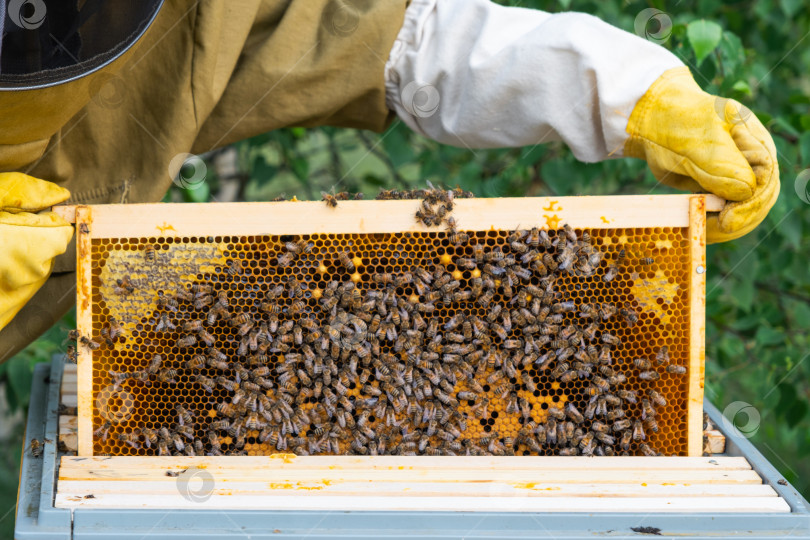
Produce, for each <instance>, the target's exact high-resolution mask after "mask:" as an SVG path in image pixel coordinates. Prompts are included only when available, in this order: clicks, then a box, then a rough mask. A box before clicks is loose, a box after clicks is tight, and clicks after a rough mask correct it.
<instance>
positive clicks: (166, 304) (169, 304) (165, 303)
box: [158, 296, 180, 311]
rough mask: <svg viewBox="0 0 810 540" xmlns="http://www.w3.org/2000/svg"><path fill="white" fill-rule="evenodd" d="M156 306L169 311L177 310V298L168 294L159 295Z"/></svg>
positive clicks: (178, 307) (178, 306)
mask: <svg viewBox="0 0 810 540" xmlns="http://www.w3.org/2000/svg"><path fill="white" fill-rule="evenodd" d="M158 307H161V308H164V309H168V310H169V311H178V310H179V309H180V305H179V304H178V302H177V300H175V299H174V298H171V297H169V296H161V297H160V298H158Z"/></svg>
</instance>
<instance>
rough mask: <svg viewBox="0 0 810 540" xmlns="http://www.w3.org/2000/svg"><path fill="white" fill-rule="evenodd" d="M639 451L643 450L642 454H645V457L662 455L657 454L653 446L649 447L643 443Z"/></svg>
mask: <svg viewBox="0 0 810 540" xmlns="http://www.w3.org/2000/svg"><path fill="white" fill-rule="evenodd" d="M639 449H641V452H642V453H643V454H644V455H645V456H659V455H661V454H660V453H659V452H657V451H656V450H655V449H653V448H652V447H651V446H649V445H648V444H647V443H641V444H640V445H639Z"/></svg>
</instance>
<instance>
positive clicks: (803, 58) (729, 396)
mask: <svg viewBox="0 0 810 540" xmlns="http://www.w3.org/2000/svg"><path fill="white" fill-rule="evenodd" d="M500 3H504V4H509V5H518V6H520V7H528V8H535V9H543V10H546V11H562V10H572V11H583V12H587V13H591V14H594V15H597V16H599V17H601V18H602V19H604V20H605V21H607V22H609V23H611V24H614V25H616V26H618V27H620V28H623V29H625V30H628V31H630V32H633V31H634V21H635V19H636V16H637V15H638V14H639V13H640V12H641V11H642V10H643V9H645V8H649V7H655V8H658V9H660V10H662V11H663V12H664V13H665V14H666V15H667V16H668V17H669V18H670V20H671V22H672V24H673V25H672V28H671V34H670V35H669V36H668V37H667V36H666V34H667V33H668V32H667V30H666V28H662V27H659V26H658V23H657V22H656V21H650V23H649V25H648V26H647V31H648V32H649V33H650V34H652V35H654V36H658V37H659V38H662V37H663V38H665V39H663V40H662V41H661V43H662V45H663V46H665V47H667V48H668V49H670V50H672V51H673V52H674V53H675V54H676V55H678V56H679V57H680V58H681V59H682V60H683V61H684V62H685V63H686V64H687V65H689V66H690V67H691V68H692V71H693V73H694V75H695V79H696V80H697V82H698V83H699V84H700V85H701V86H702V87H703V88H704V89H705V90H707V91H708V92H711V93H715V94H719V95H722V96H726V97H732V98H735V99H738V100H739V101H741V102H742V103H743V104H745V105H746V106H748V107H749V108H750V109H751V110H753V111H754V113H755V114H756V115H757V116H758V117H759V118H760V119H761V120H762V121H763V122H764V123H765V124H766V125H767V126H768V128H769V129H770V131H771V133H772V134H773V135H774V139H775V141H776V147H777V149H778V153H779V166H780V170H781V178H782V193H781V196H780V199H779V201H778V202H777V204H776V206H775V208H774V209H773V211H772V212H771V213H770V215H769V216H768V218H767V219H766V220H765V222H764V223H763V224H762V225H761V226H760V227H759V228H758V229H757V230H756V231H754V232H753V233H751V234H749V235H748V236H746V237H744V238H742V239H740V240H737V241H735V242H731V243H728V244H723V245H715V246H710V247H709V253H708V260H709V265H708V283H707V302H706V308H707V313H706V317H707V325H706V359H707V365H706V396H707V398H708V399H709V400H711V401H713V402H714V403H715V404H716V405H717V406H718V407H720V408H721V410H722V409H723V408H724V407H725V406H727V405H728V404H729V403H731V402H734V401H743V402H746V403H749V404H751V405H753V406H754V408H755V409H756V410H757V411H758V412H759V415H760V418H759V428H758V429H757V430H755V433H754V435H753V436H752V441H753V442H754V443H755V444H756V445H757V446H758V447H759V449H760V450H761V451H762V452H763V453H764V454H765V456H766V457H767V458H768V459H769V460H770V461H771V462H772V463H773V464H774V465H775V466H776V467H777V468H778V469H779V470H780V471H781V472H782V474H783V475H784V476H785V478H786V479H788V480H789V481H790V482H792V483H793V484H794V485H795V486H796V487H798V488H799V489H800V490H801V491H802V492H803V493H804V495H805V496H806V497H810V429H808V406H810V383H808V380H810V362H808V361H807V356H808V355H810V348H808V346H809V345H810V343H808V337H809V335H808V328H809V327H810V279H808V270H807V254H808V253H810V241H808V235H807V231H808V229H809V228H810V211H809V210H810V205H808V204H806V203H805V202H803V201H802V199H801V198H800V197H799V196H798V195H797V193H796V190H795V187H794V186H795V185H796V178H797V175H799V173H800V172H801V171H803V170H805V169H807V168H808V167H810V108H809V107H808V105H810V78H809V77H808V74H809V73H810V39H807V38H808V34H809V33H810V11H808V7H807V6H806V5H805V3H804V2H803V1H802V0H747V1H739V2H720V1H718V0H699V1H692V2H682V1H679V2H658V1H654V2H638V1H631V2H627V1H620V0H610V1H604V0H601V1H577V0H556V1H554V0H502V1H501V2H500ZM659 20H660V18H659ZM662 31H663V34H662V33H661V32H662ZM236 149H237V150H238V155H239V165H240V169H241V173H242V175H243V178H242V182H241V186H240V190H239V198H240V199H242V200H269V199H271V198H273V197H276V196H278V195H281V194H284V195H286V196H287V197H288V198H289V197H292V196H297V197H298V198H299V199H316V198H320V192H321V191H322V190H323V191H330V190H331V189H333V188H334V189H335V190H336V191H343V190H348V191H364V192H365V193H367V194H369V195H371V194H374V193H376V192H377V191H378V190H379V189H380V188H400V189H402V188H411V187H413V186H416V185H424V180H425V179H430V180H431V181H433V182H434V183H442V184H444V185H447V186H451V187H454V186H456V185H459V186H461V187H462V188H464V189H466V190H470V191H473V192H474V193H476V195H477V196H479V197H502V196H548V195H553V196H564V195H601V194H647V193H668V192H671V190H669V189H668V188H665V187H662V186H660V185H658V184H657V182H656V181H655V179H654V178H653V177H652V175H651V174H650V173H649V172H648V171H647V168H646V165H645V164H644V163H642V162H640V161H637V160H630V159H621V160H615V161H609V162H604V163H600V164H583V163H579V162H577V161H576V160H575V159H574V158H573V156H572V155H571V153H570V151H568V149H566V148H565V146H564V145H562V144H556V143H552V144H546V145H540V146H533V147H527V148H516V149H511V150H474V151H473V150H469V149H466V148H453V147H449V146H443V145H440V144H437V143H434V142H432V141H428V140H425V139H424V138H422V137H420V136H418V135H415V134H414V133H412V132H410V130H409V129H408V128H407V127H406V126H405V125H403V124H402V123H401V122H399V121H396V122H395V123H394V124H393V125H392V126H391V127H390V128H389V129H388V130H387V131H385V132H384V133H383V134H379V135H378V134H374V133H369V132H361V131H357V130H347V129H335V128H329V127H324V128H319V129H310V130H304V129H300V128H293V129H287V130H281V131H276V132H273V133H268V134H264V135H261V136H258V137H255V138H253V139H250V140H246V141H242V142H240V143H238V144H237V145H236ZM212 171H214V168H213V166H211V164H210V163H209V173H211V172H212ZM219 187H220V182H219V180H218V179H217V178H216V177H215V174H213V173H211V174H209V177H208V181H207V182H206V183H205V184H203V185H202V186H201V187H200V188H199V189H195V190H182V189H179V188H175V190H173V191H172V192H170V193H169V194H167V200H186V201H208V200H212V198H213V197H214V196H215V195H216V194H217V193H218V189H219ZM800 187H802V189H806V188H805V187H804V186H800ZM212 194H213V195H212ZM805 198H807V197H806V196H805ZM72 324H73V321H72V320H71V319H70V317H68V318H66V320H65V321H63V322H62V323H61V324H60V325H58V326H57V327H55V328H54V329H52V330H51V331H50V332H48V333H47V334H46V335H45V336H43V337H42V338H40V339H39V340H38V341H37V342H35V343H33V344H32V345H31V346H29V347H28V348H27V349H26V350H25V351H24V352H22V353H21V354H20V355H19V356H18V357H16V358H14V359H13V360H12V361H10V362H8V363H6V364H4V365H2V366H0V384H1V385H4V386H5V389H6V396H7V399H8V402H9V403H8V404H9V405H10V407H11V410H12V411H13V410H14V409H16V408H19V407H24V406H25V404H26V403H27V399H28V390H29V387H30V379H31V369H32V366H33V365H34V364H35V363H37V362H41V361H46V360H48V359H49V356H50V355H51V354H52V353H54V352H56V351H58V350H60V348H61V341H62V340H63V339H64V336H65V332H66V328H68V327H70V326H72ZM736 420H737V421H740V422H741V423H743V424H744V423H746V422H747V421H748V418H747V417H746V416H745V415H742V418H737V419H736ZM754 420H756V419H755V418H754ZM17 432H19V430H17ZM21 439H22V438H21V437H20V438H18V439H16V440H14V441H13V442H11V443H10V444H7V445H5V450H4V451H3V453H1V454H0V518H2V520H1V521H0V536H3V537H11V530H12V527H13V524H12V522H13V511H12V512H10V513H9V514H8V515H6V516H5V517H4V518H3V514H4V513H5V512H6V509H9V508H11V507H12V506H13V505H14V497H13V494H14V493H15V491H16V490H15V489H13V488H14V486H15V484H16V476H17V474H18V470H17V467H18V463H19V453H20V447H21V443H22V440H21Z"/></svg>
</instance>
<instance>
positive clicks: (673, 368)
mask: <svg viewBox="0 0 810 540" xmlns="http://www.w3.org/2000/svg"><path fill="white" fill-rule="evenodd" d="M667 373H674V374H675V375H683V374H684V373H686V367H684V366H678V365H676V364H670V365H668V366H667Z"/></svg>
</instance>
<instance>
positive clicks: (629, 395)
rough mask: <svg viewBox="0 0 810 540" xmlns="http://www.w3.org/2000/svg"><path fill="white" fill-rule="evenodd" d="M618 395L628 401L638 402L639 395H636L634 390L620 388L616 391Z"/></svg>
mask: <svg viewBox="0 0 810 540" xmlns="http://www.w3.org/2000/svg"><path fill="white" fill-rule="evenodd" d="M616 395H617V396H619V397H620V398H622V399H623V400H624V401H626V402H627V403H637V402H638V397H637V396H636V393H635V392H633V391H632V390H618V391H617V392H616Z"/></svg>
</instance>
